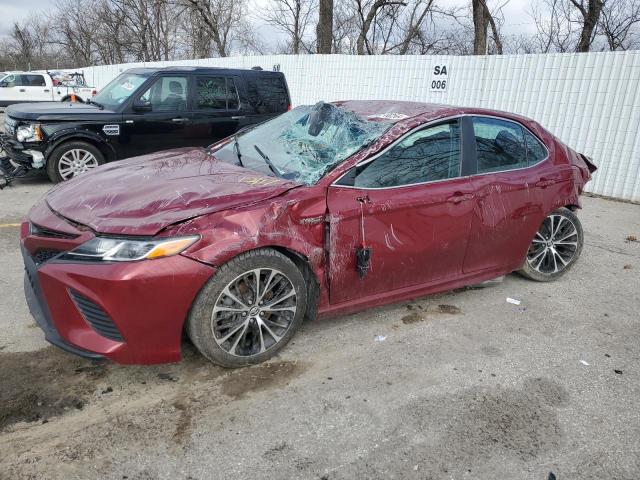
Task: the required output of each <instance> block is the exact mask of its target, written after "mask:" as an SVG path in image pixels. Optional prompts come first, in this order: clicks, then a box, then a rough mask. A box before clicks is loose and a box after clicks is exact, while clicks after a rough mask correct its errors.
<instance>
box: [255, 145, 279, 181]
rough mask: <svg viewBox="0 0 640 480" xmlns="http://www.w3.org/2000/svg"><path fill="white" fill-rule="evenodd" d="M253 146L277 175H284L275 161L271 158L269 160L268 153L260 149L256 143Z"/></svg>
mask: <svg viewBox="0 0 640 480" xmlns="http://www.w3.org/2000/svg"><path fill="white" fill-rule="evenodd" d="M253 148H255V149H256V152H258V153H259V154H260V156H261V157H262V159H263V160H264V161H265V163H266V164H267V165H268V166H269V169H270V170H271V171H272V172H273V173H274V174H275V176H276V177H282V174H281V173H280V172H279V171H278V169H277V168H276V166H275V165H274V164H273V162H272V161H271V160H269V157H267V155H266V154H265V153H264V152H263V151H262V150H260V147H258V146H257V145H254V146H253Z"/></svg>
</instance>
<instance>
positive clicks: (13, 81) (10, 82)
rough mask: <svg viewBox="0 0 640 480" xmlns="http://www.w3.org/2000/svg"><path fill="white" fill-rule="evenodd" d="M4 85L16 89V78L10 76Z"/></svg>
mask: <svg viewBox="0 0 640 480" xmlns="http://www.w3.org/2000/svg"><path fill="white" fill-rule="evenodd" d="M3 82H4V83H6V84H7V87H15V86H16V76H15V75H9V76H8V77H6V78H5V79H4V80H3Z"/></svg>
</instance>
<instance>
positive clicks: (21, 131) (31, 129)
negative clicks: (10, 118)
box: [16, 124, 42, 142]
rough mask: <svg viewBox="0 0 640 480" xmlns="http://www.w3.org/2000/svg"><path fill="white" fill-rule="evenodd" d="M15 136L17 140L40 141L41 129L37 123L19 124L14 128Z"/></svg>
mask: <svg viewBox="0 0 640 480" xmlns="http://www.w3.org/2000/svg"><path fill="white" fill-rule="evenodd" d="M16 138H17V139H18V141H19V142H41V141H42V129H41V128H40V125H38V124H30V125H20V126H19V127H18V128H17V129H16Z"/></svg>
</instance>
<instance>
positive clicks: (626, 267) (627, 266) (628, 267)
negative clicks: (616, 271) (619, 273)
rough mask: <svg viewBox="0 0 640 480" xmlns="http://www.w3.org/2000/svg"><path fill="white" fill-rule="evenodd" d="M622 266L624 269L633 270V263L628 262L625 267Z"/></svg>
mask: <svg viewBox="0 0 640 480" xmlns="http://www.w3.org/2000/svg"><path fill="white" fill-rule="evenodd" d="M622 268H623V269H624V270H631V268H633V267H631V265H629V264H627V265H625V266H624V267H622Z"/></svg>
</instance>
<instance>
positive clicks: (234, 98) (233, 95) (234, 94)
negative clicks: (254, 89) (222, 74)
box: [227, 78, 240, 110]
mask: <svg viewBox="0 0 640 480" xmlns="http://www.w3.org/2000/svg"><path fill="white" fill-rule="evenodd" d="M239 103H240V102H239V101H238V90H237V89H236V83H235V82H234V81H233V78H227V109H228V110H237V109H238V107H239Z"/></svg>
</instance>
